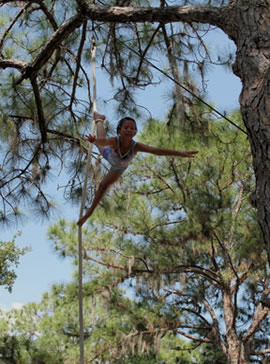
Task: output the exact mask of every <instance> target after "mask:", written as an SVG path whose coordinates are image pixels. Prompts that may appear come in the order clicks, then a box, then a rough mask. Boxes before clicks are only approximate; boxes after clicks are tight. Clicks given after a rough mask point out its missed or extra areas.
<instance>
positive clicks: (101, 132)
mask: <svg viewBox="0 0 270 364" xmlns="http://www.w3.org/2000/svg"><path fill="white" fill-rule="evenodd" d="M94 120H95V122H96V124H97V137H95V136H93V135H91V134H89V135H87V136H86V139H87V140H88V141H89V142H90V143H93V144H95V145H96V146H97V147H98V149H99V151H100V153H101V154H102V156H103V157H104V158H105V159H107V161H108V162H109V163H110V165H111V169H110V170H109V172H108V173H107V174H106V175H105V177H104V178H103V180H102V181H101V183H100V185H99V187H98V189H97V191H96V194H95V198H94V200H93V202H92V205H91V207H90V208H89V209H87V210H86V213H85V215H84V216H82V218H81V219H80V220H79V221H78V222H77V225H79V226H82V225H83V224H84V223H85V221H86V220H87V219H88V218H89V217H90V216H91V215H92V214H93V212H94V211H95V209H96V207H97V206H98V204H99V202H100V201H101V200H102V198H103V196H104V195H105V193H106V191H107V190H108V188H109V187H110V186H111V185H112V184H113V183H115V182H116V181H117V180H118V179H119V178H120V177H121V175H122V173H123V172H124V171H125V170H126V169H127V167H128V165H129V163H130V161H131V160H132V159H133V158H134V157H135V155H136V154H137V153H138V152H144V153H151V154H155V155H164V156H176V157H189V158H192V157H194V155H195V154H197V153H198V152H179V151H177V150H171V149H165V148H155V147H151V146H150V145H146V144H142V143H136V142H134V140H133V138H134V136H135V135H136V133H137V125H136V122H135V120H133V119H132V118H130V117H125V118H123V119H121V120H120V121H119V123H118V125H117V129H116V131H117V137H112V138H107V137H106V131H105V129H104V125H103V122H104V121H105V120H106V116H105V115H101V114H98V113H97V112H95V113H94Z"/></svg>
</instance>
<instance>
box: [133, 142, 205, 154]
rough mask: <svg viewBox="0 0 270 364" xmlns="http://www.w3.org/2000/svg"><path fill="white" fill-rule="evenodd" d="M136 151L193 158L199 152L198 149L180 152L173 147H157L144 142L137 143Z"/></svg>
mask: <svg viewBox="0 0 270 364" xmlns="http://www.w3.org/2000/svg"><path fill="white" fill-rule="evenodd" d="M135 152H143V153H151V154H155V155H164V156H175V157H187V158H192V157H194V155H195V154H197V153H198V151H194V152H180V151H178V150H173V149H166V148H156V147H151V146H150V145H146V144H142V143H137V144H136V147H135Z"/></svg>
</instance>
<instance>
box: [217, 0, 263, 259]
mask: <svg viewBox="0 0 270 364" xmlns="http://www.w3.org/2000/svg"><path fill="white" fill-rule="evenodd" d="M231 10H232V12H230V14H229V17H228V18H227V19H226V22H225V23H226V25H225V29H224V30H225V32H226V33H227V34H228V35H229V36H230V37H231V38H232V39H233V40H234V42H235V44H236V46H237V54H236V62H235V65H234V68H233V70H234V73H235V74H236V75H237V76H239V77H240V79H241V81H242V84H243V88H242V92H241V95H240V105H241V106H240V107H241V113H242V117H243V121H244V123H245V126H246V128H247V132H248V137H249V141H250V145H251V151H252V156H253V166H254V170H255V176H256V191H255V193H254V196H253V197H254V198H253V202H254V205H255V206H256V207H257V209H258V219H259V223H260V226H261V228H262V231H263V236H264V241H265V243H266V245H267V252H268V261H269V263H270V98H269V94H270V77H269V75H270V73H269V69H270V20H269V19H270V1H269V0H256V1H255V0H238V1H235V2H234V5H233V7H232V9H231ZM236 24H237V25H238V24H239V25H240V26H236Z"/></svg>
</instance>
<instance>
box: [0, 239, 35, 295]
mask: <svg viewBox="0 0 270 364" xmlns="http://www.w3.org/2000/svg"><path fill="white" fill-rule="evenodd" d="M17 236H18V235H17ZM17 236H15V237H14V238H13V239H12V240H10V241H0V285H1V286H4V287H5V288H7V289H8V291H9V292H11V291H12V286H13V284H14V282H15V280H16V278H17V275H16V272H15V268H17V266H18V264H19V260H20V257H21V256H23V255H24V254H25V253H26V252H28V251H29V248H22V249H20V248H18V247H17V246H16V244H15V239H16V237H17Z"/></svg>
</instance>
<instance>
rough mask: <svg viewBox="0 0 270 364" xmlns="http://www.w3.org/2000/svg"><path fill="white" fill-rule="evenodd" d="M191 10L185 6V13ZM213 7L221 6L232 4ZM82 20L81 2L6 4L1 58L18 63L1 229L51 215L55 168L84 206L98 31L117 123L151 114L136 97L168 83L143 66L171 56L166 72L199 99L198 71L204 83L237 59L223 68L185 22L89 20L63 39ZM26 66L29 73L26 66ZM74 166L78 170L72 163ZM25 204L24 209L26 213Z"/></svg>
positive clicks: (197, 126) (192, 108)
mask: <svg viewBox="0 0 270 364" xmlns="http://www.w3.org/2000/svg"><path fill="white" fill-rule="evenodd" d="M90 3H93V4H95V5H98V6H104V7H105V6H112V5H116V6H124V5H128V6H134V7H136V6H145V7H151V6H152V7H153V6H155V7H159V6H160V7H161V6H162V4H161V2H160V1H148V0H132V1H128V2H121V1H111V0H106V1H95V2H93V1H91V2H90ZM193 3H194V1H186V0H183V1H182V2H180V4H179V6H181V5H186V4H193ZM195 3H196V2H195ZM205 3H206V4H207V5H217V6H218V5H223V3H224V2H223V1H205ZM78 12H80V9H79V2H77V1H73V0H59V1H55V0H53V1H49V0H48V1H43V2H42V4H41V5H40V4H37V3H27V2H26V3H24V2H23V3H20V2H5V3H4V4H3V6H2V7H1V14H0V24H2V27H1V29H2V30H1V59H2V60H3V61H8V62H11V63H9V66H7V67H6V66H5V65H4V66H3V68H2V73H1V84H0V139H1V147H0V148H1V149H0V151H1V161H0V190H1V192H0V210H1V211H2V214H1V219H0V223H1V222H2V223H5V224H8V223H10V222H12V221H13V220H17V219H18V218H20V216H22V214H23V213H24V211H25V210H30V213H32V214H33V215H35V216H41V217H49V216H50V215H51V213H52V212H53V210H54V207H55V206H54V203H53V201H52V200H51V199H50V198H49V196H47V194H46V192H45V184H46V183H47V181H48V180H50V178H51V171H52V169H54V170H55V174H56V175H58V173H60V172H61V171H62V170H64V172H65V173H66V174H67V184H66V186H65V188H64V189H63V190H64V197H65V198H66V199H67V200H68V201H75V202H77V201H78V199H79V196H80V192H81V183H82V182H81V181H82V179H83V175H84V168H85V147H84V145H83V144H84V143H83V142H82V140H81V139H82V138H81V135H83V134H84V133H85V131H86V130H87V129H88V126H89V122H90V121H91V117H90V116H89V115H90V112H91V111H92V104H93V100H92V89H91V88H92V83H91V76H90V74H89V62H90V61H91V46H92V45H91V42H89V40H90V39H91V38H92V35H93V29H94V34H95V35H96V41H97V45H98V49H97V66H98V68H99V67H101V68H102V73H103V76H104V77H105V78H107V79H108V80H110V81H111V83H112V88H111V95H110V99H111V100H113V101H108V102H107V104H108V106H109V107H110V109H114V110H115V112H116V113H117V118H118V117H119V114H120V115H124V114H125V115H126V114H127V113H129V114H132V115H133V116H134V117H139V116H141V115H143V116H145V110H144V108H142V107H141V106H140V105H138V104H137V94H138V90H140V89H142V88H146V87H148V86H151V85H160V84H161V82H162V83H163V82H164V80H166V77H164V75H161V74H159V73H158V72H156V71H155V70H154V69H153V68H152V67H151V65H149V63H147V62H145V60H150V59H159V58H160V57H162V59H164V63H165V62H167V58H168V54H171V55H172V57H173V59H174V62H173V63H174V66H173V68H174V69H173V68H172V66H171V64H170V62H169V65H166V66H165V67H166V68H167V69H168V72H167V73H168V74H170V75H171V74H172V75H174V73H175V72H177V73H178V74H179V78H180V79H182V77H181V76H182V75H184V78H183V79H184V82H185V85H186V86H188V87H190V88H191V89H192V90H193V91H194V90H195V89H196V88H195V86H194V82H193V78H194V74H196V75H197V74H198V73H199V74H200V75H201V76H202V78H203V77H204V71H205V68H206V67H207V66H208V64H210V63H211V62H212V59H214V62H215V64H216V63H220V64H226V65H228V64H231V61H232V60H231V58H230V55H229V56H225V57H222V56H220V55H219V56H218V59H217V60H216V58H217V55H215V54H212V52H211V48H210V47H209V48H208V47H207V46H206V44H204V43H203V42H204V38H203V36H204V35H205V34H206V30H208V29H206V26H205V25H196V26H195V25H194V24H192V26H191V25H189V24H186V25H184V24H182V23H179V24H166V25H164V26H163V27H161V26H160V24H155V23H154V24H153V23H147V22H143V23H138V24H134V23H125V24H117V23H103V22H95V23H93V24H92V23H91V22H90V21H89V22H88V23H87V24H86V25H85V26H82V25H83V19H81V20H82V21H81V26H80V27H77V28H75V29H73V30H72V31H68V30H67V31H65V32H61V31H60V29H62V28H61V27H63V26H64V25H65V24H67V22H69V21H70V19H72V18H73V17H74V16H75V15H77V14H78ZM59 38H60V39H59ZM48 44H50V48H49V49H48V52H49V53H50V52H51V53H50V56H49V58H48V59H46V62H45V63H44V64H43V63H42V64H40V65H39V66H38V65H37V70H36V74H35V75H34V77H32V78H31V77H30V76H27V74H28V72H30V73H31V72H32V70H33V67H34V65H36V62H39V60H40V59H44V60H45V58H44V57H46V56H47V52H45V53H46V54H44V53H42V52H43V51H44V47H46V46H47V45H48ZM18 62H22V63H23V65H21V66H19V65H18ZM167 63H168V62H167ZM77 71H78V73H77ZM31 79H32V82H31ZM33 81H36V82H34V83H35V84H36V88H35V87H34V84H33ZM171 87H172V91H171V92H170V96H169V97H168V99H169V102H168V104H167V105H165V107H167V106H168V107H169V108H171V109H172V111H171V112H170V114H169V115H168V123H169V124H171V123H172V120H173V119H174V117H175V116H177V117H178V119H179V117H180V116H179V115H177V111H176V110H177V105H178V104H179V102H180V101H181V100H180V101H179V97H178V96H179V95H178V94H177V91H176V89H175V85H174V84H173V83H172V84H171ZM38 100H39V101H38ZM183 100H184V102H185V104H186V105H187V107H186V112H185V115H181V118H182V116H184V118H185V119H186V121H187V123H188V125H189V127H190V125H192V130H193V131H194V132H195V131H197V132H198V133H201V134H202V130H203V131H205V127H206V126H207V122H206V123H204V120H205V117H204V116H203V114H205V110H203V112H202V109H204V108H203V106H202V105H200V107H199V103H198V102H197V101H196V100H194V99H193V98H192V97H191V96H190V95H189V94H187V93H185V95H184V98H183ZM181 102H182V101H181ZM181 102H180V103H181ZM202 121H203V122H202ZM176 122H177V123H179V120H178V121H175V123H176ZM88 130H89V129H88ZM44 140H47V143H46V145H43V144H44ZM68 160H72V163H67V161H68ZM93 179H94V177H93ZM93 192H94V191H92V194H93ZM20 199H23V201H24V205H23V206H20V208H19V203H18V202H19V201H20ZM28 207H30V209H27V208H28ZM32 207H33V209H32Z"/></svg>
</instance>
